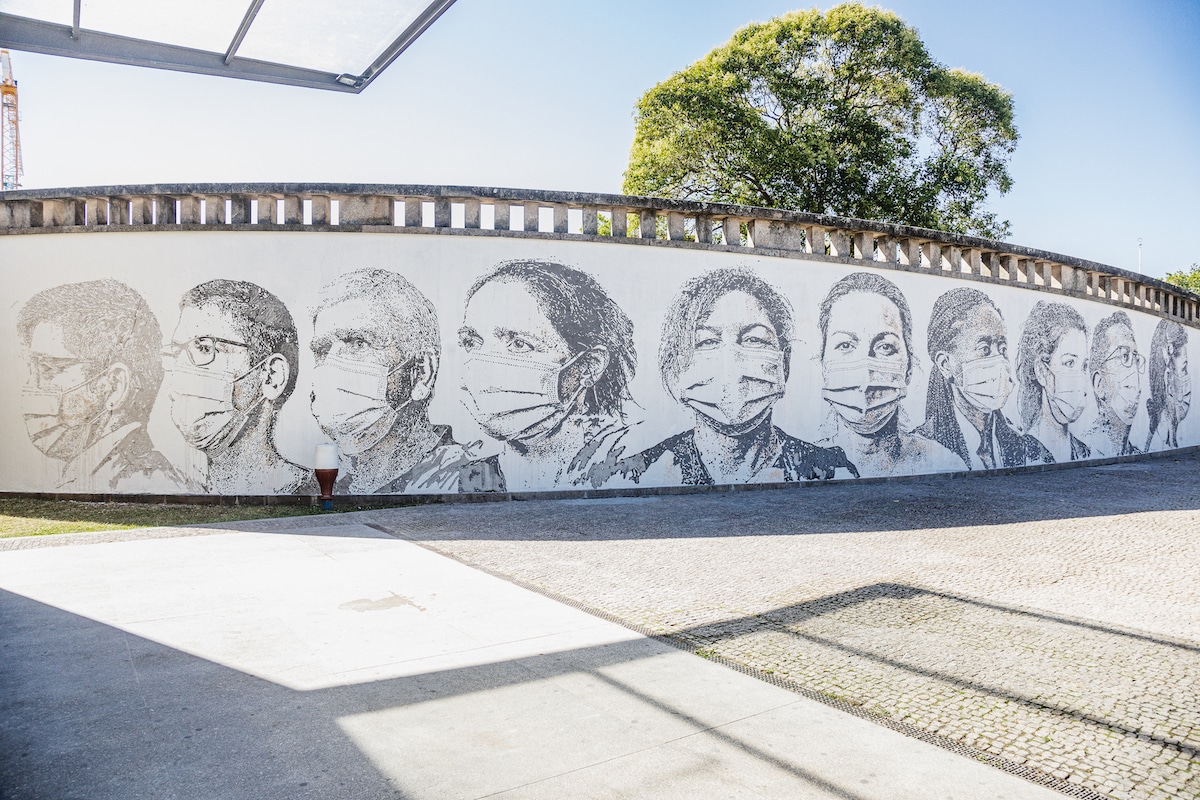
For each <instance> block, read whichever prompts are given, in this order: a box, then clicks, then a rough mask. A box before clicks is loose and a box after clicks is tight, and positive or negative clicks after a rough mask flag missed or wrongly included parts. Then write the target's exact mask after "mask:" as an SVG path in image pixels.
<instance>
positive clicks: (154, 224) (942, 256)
mask: <svg viewBox="0 0 1200 800" xmlns="http://www.w3.org/2000/svg"><path fill="white" fill-rule="evenodd" d="M189 198H193V199H197V200H198V199H201V198H213V199H217V198H224V199H228V200H231V201H237V202H238V205H237V207H236V208H235V209H234V210H233V212H232V214H231V218H229V219H226V218H225V216H226V215H225V209H224V208H223V207H222V208H221V209H220V210H219V212H217V213H215V214H213V218H212V219H203V220H202V219H200V218H199V214H200V211H199V203H198V202H196V203H194V206H195V208H194V210H193V211H191V212H190V214H191V216H190V217H188V212H185V211H184V210H183V205H182V202H181V201H183V200H186V199H189ZM314 198H316V199H318V200H319V201H321V202H322V203H323V205H322V208H323V211H321V212H315V211H314V213H313V215H312V224H308V223H304V222H303V218H304V209H303V204H304V201H309V202H311V201H312V200H313V199H314ZM352 198H376V199H379V200H383V201H389V200H390V201H391V202H393V203H395V202H404V201H405V199H406V198H408V199H411V200H413V201H419V203H425V202H432V203H433V204H434V206H435V214H434V217H435V219H434V225H433V226H432V227H433V228H435V229H436V228H449V227H451V225H450V219H451V211H450V207H451V204H454V203H462V204H465V205H468V206H473V208H474V214H473V216H472V215H468V216H469V217H471V218H470V219H468V221H467V222H466V224H465V227H466V228H467V229H471V228H475V229H478V232H481V233H482V232H484V231H487V232H488V233H490V234H492V235H509V234H517V235H518V236H530V235H535V236H536V235H538V234H539V233H540V234H565V236H556V237H555V238H571V239H575V238H579V239H586V240H598V241H604V240H608V241H613V240H623V239H626V238H627V237H626V236H624V235H622V234H623V232H622V231H619V230H614V232H613V236H596V235H595V218H596V217H595V215H596V214H597V213H598V212H611V211H613V210H616V211H620V210H622V209H623V210H625V211H626V212H627V213H632V214H635V215H638V216H639V218H640V219H646V220H647V222H648V223H649V218H650V216H651V215H652V216H653V218H654V223H649V224H648V225H642V226H641V228H643V229H645V228H655V227H658V217H661V216H666V217H667V221H668V225H667V228H668V235H667V237H666V238H667V240H677V239H685V228H684V220H685V219H692V220H693V221H694V224H693V226H692V233H691V234H690V235H691V236H692V239H693V240H692V241H686V242H685V241H673V242H672V244H675V245H684V244H690V245H691V246H706V247H712V248H718V249H721V250H725V251H746V252H750V251H753V250H759V251H760V252H761V251H763V250H767V251H775V252H771V253H764V254H770V255H784V256H787V255H795V254H797V253H801V252H802V253H806V254H808V255H810V256H812V255H816V256H825V251H826V250H827V249H828V251H829V256H831V257H834V258H838V259H839V260H842V259H846V258H849V259H850V260H852V261H854V262H858V263H861V262H873V263H874V264H875V265H876V266H885V267H893V266H900V267H901V268H909V269H913V270H914V271H926V272H932V273H933V274H939V273H941V274H948V275H951V276H955V277H966V276H977V277H982V278H984V279H990V280H993V281H996V282H1000V283H1011V284H1012V285H1014V286H1020V287H1022V288H1046V289H1050V290H1052V291H1053V290H1058V291H1062V292H1063V293H1066V294H1074V295H1077V296H1087V297H1089V298H1091V299H1097V300H1104V301H1107V302H1114V300H1115V304H1116V305H1120V306H1123V307H1132V308H1136V309H1138V310H1143V311H1149V312H1151V313H1158V314H1160V315H1161V316H1164V317H1167V318H1169V319H1173V320H1175V321H1178V322H1181V323H1184V324H1188V325H1190V326H1193V327H1200V294H1197V293H1194V292H1191V291H1188V290H1186V289H1183V288H1181V287H1178V286H1174V285H1172V284H1169V283H1167V282H1166V281H1163V280H1160V279H1158V278H1152V277H1149V276H1146V275H1142V274H1139V273H1137V272H1133V271H1131V270H1126V269H1122V268H1120V267H1114V266H1110V265H1107V264H1102V263H1099V262H1095V261H1089V260H1087V259H1082V258H1076V257H1074V256H1069V255H1065V254H1061V253H1054V252H1051V251H1048V250H1041V249H1037V248H1033V247H1027V246H1024V245H1017V244H1012V243H1008V242H1001V241H997V240H992V239H985V238H982V237H977V236H968V235H965V234H957V233H949V232H946V231H937V230H931V229H927V228H916V227H911V226H905V225H895V224H892V223H885V222H876V221H872V220H863V219H856V218H852V217H835V216H829V215H825V214H813V213H808V212H802V211H787V210H782V209H771V208H758V207H754V206H743V205H730V204H725V203H709V202H698V201H688V200H670V199H663V198H652V197H634V196H628V195H616V194H603V193H594V192H569V191H554V190H539V189H514V188H503V187H486V186H441V185H425V184H382V183H166V184H135V185H104V186H83V187H66V188H52V189H25V190H16V191H9V192H0V234H8V233H32V232H35V231H37V232H47V233H48V232H66V231H75V230H97V229H104V228H108V229H113V228H119V229H122V230H125V229H130V230H168V229H176V230H180V229H182V230H194V229H225V230H230V229H236V230H245V229H247V228H249V229H272V230H291V229H295V228H297V227H301V228H304V229H310V230H327V229H332V230H343V231H347V232H348V231H351V230H368V229H370V230H376V229H378V228H379V227H381V226H382V227H396V228H407V227H417V228H421V229H423V232H430V228H429V227H428V226H425V225H424V224H423V222H422V211H421V209H420V208H417V210H416V212H415V214H414V213H412V212H410V211H409V210H408V206H409V205H417V204H416V203H406V205H405V207H406V211H405V225H404V226H398V225H394V222H393V220H392V219H391V218H390V216H389V215H387V214H386V213H384V212H380V211H379V209H378V208H376V209H374V210H368V211H367V212H365V216H362V215H360V216H356V217H349V216H348V215H347V214H342V218H341V219H340V220H339V222H342V223H344V224H334V225H330V224H329V222H330V220H329V205H328V202H326V201H336V202H339V203H343V204H344V203H345V201H346V200H349V199H352ZM270 199H275V200H276V201H283V202H284V203H285V206H284V208H285V218H286V219H287V220H288V222H289V223H290V224H275V218H274V215H271V219H270V220H269V221H268V220H267V219H266V215H265V214H262V213H261V212H260V217H259V219H257V220H252V219H251V218H250V217H251V207H250V202H251V200H258V201H260V202H261V201H263V200H270ZM289 199H290V201H291V203H292V206H291V209H292V210H291V211H288V210H287V209H288V208H289V206H288V205H287V202H288V201H289ZM138 200H147V201H149V203H148V204H145V205H144V206H142V207H140V208H134V207H131V206H130V203H131V202H134V201H138ZM505 201H507V203H508V204H509V205H510V206H512V205H522V206H525V207H526V219H527V220H530V219H532V220H536V219H537V217H536V210H535V211H534V212H533V213H534V216H533V217H530V216H529V214H530V208H534V209H536V208H539V207H547V206H548V207H551V208H554V209H555V222H554V230H553V231H539V230H526V231H509V230H507V229H500V230H491V231H489V230H487V229H481V228H480V223H479V215H478V208H479V205H480V204H493V205H494V204H496V203H504V202H505ZM102 206H103V211H100V212H99V213H100V214H101V215H104V216H105V219H104V220H103V221H102V222H98V221H96V220H95V219H93V218H91V217H93V216H94V215H95V213H96V210H97V209H101V208H102ZM177 206H178V207H179V210H178V211H177V208H176V207H177ZM87 208H92V209H93V211H92V212H88V211H86V210H85V209H87ZM131 209H132V210H131ZM151 209H153V210H151ZM314 209H315V207H314ZM568 209H583V210H584V213H585V221H584V225H583V233H582V234H571V233H569V232H568V231H567V222H566V211H567V210H568ZM275 210H276V209H272V211H275ZM389 210H392V211H394V210H395V209H394V206H393V207H391V208H390V209H389ZM560 211H561V215H560ZM381 213H384V216H383V217H381V216H380V214H381ZM289 214H290V215H291V216H286V215H289ZM372 214H373V215H374V216H372ZM589 217H590V219H591V220H592V224H591V230H590V231H589V229H588V228H589V225H588V219H589ZM701 220H705V223H704V224H696V223H699V222H700V221H701ZM722 220H725V221H729V222H726V223H725V224H727V225H728V224H730V223H732V226H734V227H729V228H727V230H729V231H730V234H729V235H730V236H732V235H734V233H735V232H737V231H740V230H741V227H740V226H745V228H746V230H747V233H748V241H747V245H746V246H742V245H741V244H740V240H739V243H738V244H736V245H730V244H721V245H716V244H713V243H712V242H711V223H713V222H718V221H722ZM472 223H473V224H472ZM534 225H535V226H536V225H537V223H536V221H535V222H534ZM526 227H528V225H526ZM614 227H615V228H617V227H624V226H623V225H622V226H616V225H614ZM705 227H707V228H709V230H708V232H707V233H701V229H702V228H705ZM414 232H415V231H414ZM471 232H476V231H471ZM826 235H828V237H829V242H828V244H826V243H825V242H824V241H821V242H820V245H819V247H817V248H814V247H812V246H810V245H809V240H810V239H811V240H813V241H817V237H820V238H821V239H824V237H825V236H826ZM636 239H641V240H649V241H658V242H659V243H662V242H663V241H664V240H662V239H660V238H658V236H657V235H656V231H655V230H639V234H638V236H637V237H636ZM636 239H635V240H636ZM930 245H933V246H936V250H933V249H930V247H929V246H930ZM897 248H899V250H898V251H897Z"/></svg>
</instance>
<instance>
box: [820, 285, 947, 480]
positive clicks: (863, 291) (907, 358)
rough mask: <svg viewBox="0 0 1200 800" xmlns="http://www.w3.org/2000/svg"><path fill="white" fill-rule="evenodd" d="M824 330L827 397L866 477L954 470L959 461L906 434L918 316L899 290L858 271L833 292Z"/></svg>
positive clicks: (823, 312)
mask: <svg viewBox="0 0 1200 800" xmlns="http://www.w3.org/2000/svg"><path fill="white" fill-rule="evenodd" d="M817 326H818V327H819V328H820V331H821V375H822V377H823V379H824V387H823V388H822V390H821V395H822V397H824V399H825V401H826V402H827V403H828V404H829V407H830V410H831V411H832V412H833V414H832V420H831V423H832V433H831V434H830V435H829V436H828V437H827V438H825V439H822V440H821V442H820V443H821V444H830V445H837V446H839V447H841V448H842V449H843V450H845V451H846V454H847V457H848V458H849V459H850V460H851V461H853V462H854V464H855V466H857V467H858V469H859V472H861V473H862V474H863V475H864V476H868V475H914V474H920V473H925V472H936V471H939V470H946V469H954V468H955V467H956V466H957V464H958V463H960V459H958V458H957V456H955V455H954V453H952V452H951V451H950V450H948V449H946V448H945V447H943V446H942V445H940V444H938V443H937V442H935V441H932V440H931V439H926V438H925V437H923V436H917V435H915V434H913V433H911V432H909V431H906V430H902V429H901V409H900V403H901V401H902V400H903V399H904V397H905V396H906V395H907V394H908V383H909V380H910V379H911V378H912V370H913V361H914V355H913V350H912V312H911V311H910V310H909V307H908V301H907V300H905V299H904V294H903V293H901V291H900V288H899V287H898V286H896V284H894V283H892V282H891V281H889V280H888V279H887V278H884V277H883V276H881V275H876V274H874V273H870V272H854V273H851V274H849V275H847V276H846V277H844V278H842V279H841V280H839V281H838V282H837V283H835V284H834V285H833V287H832V288H830V290H829V293H828V294H827V295H825V299H824V300H822V301H821V307H820V312H819V317H818V322H817Z"/></svg>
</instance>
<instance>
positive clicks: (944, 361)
mask: <svg viewBox="0 0 1200 800" xmlns="http://www.w3.org/2000/svg"><path fill="white" fill-rule="evenodd" d="M927 349H928V351H929V359H930V361H932V362H933V369H932V370H931V371H930V373H929V392H928V394H927V395H926V397H925V422H924V423H923V424H922V425H921V426H920V427H918V428H917V429H916V433H917V434H918V435H920V436H924V437H925V438H927V439H932V440H934V441H935V442H937V443H939V444H940V445H942V446H943V447H945V448H946V449H948V450H951V451H953V452H954V453H956V454H957V455H958V457H959V458H960V459H962V463H963V465H964V466H965V467H966V468H967V469H970V470H978V469H998V468H1000V467H1021V466H1025V465H1026V464H1047V463H1051V462H1052V461H1053V460H1054V459H1053V456H1051V455H1050V451H1048V450H1047V449H1046V448H1045V447H1043V446H1042V444H1041V443H1040V442H1039V441H1038V440H1037V439H1035V438H1033V437H1032V436H1028V435H1026V434H1023V433H1021V432H1020V431H1019V430H1017V429H1016V428H1015V427H1014V426H1013V424H1012V422H1011V421H1009V419H1008V418H1007V417H1005V416H1004V411H1003V409H1004V406H1005V404H1006V403H1007V402H1008V398H1009V396H1010V395H1011V394H1012V388H1013V380H1012V370H1011V369H1010V367H1009V363H1008V332H1007V329H1006V328H1005V325H1004V317H1003V316H1001V314H1000V309H998V308H997V307H996V305H995V303H993V302H992V300H991V298H990V297H988V296H987V295H986V294H984V293H983V292H981V291H979V290H978V289H972V288H969V287H959V288H956V289H951V290H950V291H948V292H946V293H945V294H943V295H941V296H940V297H938V299H937V300H936V301H935V302H934V304H933V311H932V312H931V313H930V315H929V333H928V341H927Z"/></svg>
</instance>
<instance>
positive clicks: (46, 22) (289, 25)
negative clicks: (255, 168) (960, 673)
mask: <svg viewBox="0 0 1200 800" xmlns="http://www.w3.org/2000/svg"><path fill="white" fill-rule="evenodd" d="M453 2H454V0H0V48H7V49H10V50H25V51H29V52H34V53H46V54H49V55H57V56H70V57H74V58H86V59H93V60H97V61H111V62H116V63H120V64H134V65H137V66H143V67H155V68H159V69H175V70H182V71H184V72H199V73H203V74H206V75H222V76H226V77H231V78H244V79H248V80H258V81H270V82H272V83H284V84H290V85H294V86H307V87H311V88H319V89H333V90H337V91H346V92H360V91H362V90H363V89H364V88H366V86H367V85H368V84H370V82H371V81H372V80H373V79H374V78H375V77H376V76H377V75H378V74H379V73H380V72H382V71H383V70H384V69H385V68H386V67H387V66H388V64H390V63H391V62H392V60H393V59H395V58H396V56H398V55H399V54H400V53H401V52H403V51H404V49H405V48H407V47H408V46H409V45H410V44H412V43H413V42H414V41H415V40H416V39H417V37H418V36H420V35H421V34H422V33H423V32H424V31H425V30H426V29H427V28H428V27H429V26H430V25H432V24H433V23H434V21H435V20H437V18H438V17H440V16H441V15H442V13H443V12H445V10H446V9H447V8H449V7H450V5H451V4H452V3H453Z"/></svg>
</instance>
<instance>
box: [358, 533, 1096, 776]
mask: <svg viewBox="0 0 1200 800" xmlns="http://www.w3.org/2000/svg"><path fill="white" fill-rule="evenodd" d="M365 524H366V526H367V527H369V528H374V529H375V530H378V531H380V532H382V533H386V534H388V535H389V536H395V537H398V538H401V539H404V540H405V541H408V542H412V543H413V544H415V545H417V546H418V547H422V548H424V549H426V550H428V551H430V552H432V553H436V554H438V555H441V556H444V557H446V558H449V559H451V560H453V561H457V562H458V563H460V564H462V565H464V566H467V567H470V568H471V569H475V570H478V571H480V572H483V573H484V574H486V575H491V576H493V577H495V578H500V579H501V580H504V581H508V582H509V583H511V584H513V585H515V586H518V587H520V588H522V589H527V590H529V591H531V592H536V593H538V594H541V595H543V596H545V597H548V598H550V599H551V600H555V601H557V602H559V603H562V604H564V605H566V606H569V607H571V608H575V609H578V610H580V611H583V612H585V613H588V614H592V615H593V616H596V617H599V618H600V619H603V620H606V621H608V622H614V623H616V624H618V625H621V626H623V627H625V628H628V629H629V630H632V631H634V632H635V633H639V634H641V635H643V636H645V637H647V638H649V639H654V640H656V641H660V642H663V643H665V644H669V645H671V646H672V647H675V648H677V649H680V650H683V651H685V652H688V653H691V654H693V655H699V652H698V651H700V650H703V649H705V648H704V647H701V646H698V645H696V644H694V643H692V642H690V641H687V640H686V639H684V638H682V637H680V636H677V635H673V634H663V633H659V632H656V631H654V630H652V629H650V628H648V627H646V626H643V625H640V624H638V623H635V622H630V621H628V620H625V619H623V618H621V617H619V616H617V615H615V614H610V613H609V612H607V611H603V610H601V609H597V608H594V607H592V606H589V605H587V604H585V603H581V602H579V601H577V600H575V599H573V598H571V597H568V596H566V595H563V594H560V593H558V592H555V591H553V590H551V589H546V588H544V587H541V586H539V585H537V584H534V583H530V582H529V581H525V580H522V579H520V578H516V577H513V576H511V575H506V574H505V573H502V572H500V571H498V570H493V569H491V568H489V567H485V566H483V565H482V564H477V563H475V562H473V561H471V560H469V559H466V558H463V557H460V556H458V555H457V554H455V553H451V552H447V551H444V550H441V549H439V548H437V547H436V546H435V545H433V544H430V543H428V542H425V541H422V540H419V539H416V538H413V537H412V536H410V535H408V533H406V532H402V531H396V530H392V529H390V528H388V527H387V526H384V525H381V524H379V523H375V522H368V523H365ZM703 657H704V658H706V659H707V660H709V661H713V662H716V663H718V664H721V665H723V666H725V667H727V668H729V669H732V670H735V671H737V672H741V673H743V674H745V675H749V676H751V677H754V678H757V679H759V680H761V681H763V682H765V683H769V684H771V685H773V686H778V687H780V688H783V689H787V690H789V691H792V692H795V693H796V694H799V695H800V696H801V697H805V698H808V699H810V700H815V701H817V702H819V703H822V704H823V705H827V706H830V707H832V708H835V709H837V710H839V711H842V712H844V713H847V714H850V715H851V716H854V717H858V718H860V719H865V720H868V721H870V722H873V723H875V724H877V725H881V726H883V727H885V728H889V729H891V730H893V731H896V732H897V733H900V734H903V735H905V736H908V737H909V738H913V739H917V740H918V741H922V742H925V743H926V744H931V745H934V746H936V747H939V748H941V749H943V750H947V751H949V752H951V753H955V754H957V755H960V756H963V757H964V758H969V759H971V760H973V761H978V762H981V763H985V764H987V765H988V766H990V767H994V768H996V769H999V770H1001V771H1002V772H1006V773H1008V774H1010V775H1016V776H1017V777H1019V778H1023V779H1025V780H1027V781H1029V782H1030V783H1034V784H1037V785H1039V786H1045V787H1046V788H1048V789H1053V790H1055V791H1057V792H1060V793H1062V794H1064V795H1067V796H1068V797H1075V798H1080V800H1112V799H1111V798H1110V797H1109V796H1107V795H1104V794H1101V793H1099V792H1096V791H1093V790H1091V789H1088V788H1087V787H1085V786H1082V785H1080V784H1075V783H1071V782H1069V781H1067V780H1064V779H1061V778H1058V777H1055V776H1054V775H1052V774H1050V773H1048V772H1044V771H1042V770H1040V769H1038V768H1036V767H1030V766H1027V765H1025V764H1018V763H1017V762H1015V761H1012V760H1011V759H1008V758H1005V757H1003V756H998V755H994V754H992V753H988V752H986V751H983V750H978V749H976V748H974V747H972V746H970V745H967V744H963V743H962V742H958V741H955V740H953V739H950V738H947V737H945V736H941V735H940V734H936V733H932V732H930V731H927V730H924V729H922V728H918V727H917V726H915V725H911V724H909V723H906V722H902V721H900V720H895V719H893V718H891V717H886V716H879V715H877V714H872V713H870V712H869V711H868V710H866V709H865V708H862V707H860V706H854V705H851V704H850V703H847V702H845V701H843V700H840V699H838V698H835V697H831V696H829V695H827V694H825V693H824V692H820V691H817V690H815V689H810V688H808V687H807V686H804V685H802V684H799V683H797V682H795V681H792V680H790V679H787V678H781V677H779V676H777V675H775V674H773V673H765V672H763V671H761V670H759V669H758V668H756V667H752V666H750V665H748V664H743V663H741V662H738V661H733V660H732V659H729V658H727V657H725V656H722V655H720V654H719V653H711V654H709V655H705V656H703Z"/></svg>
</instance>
